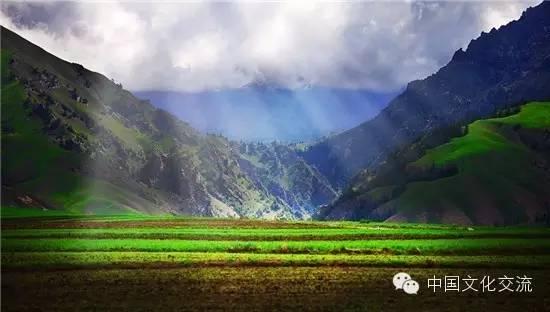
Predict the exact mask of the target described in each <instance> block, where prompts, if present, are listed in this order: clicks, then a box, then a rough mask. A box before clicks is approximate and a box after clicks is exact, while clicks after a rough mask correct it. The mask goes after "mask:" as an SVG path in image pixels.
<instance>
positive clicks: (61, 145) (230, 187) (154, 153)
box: [2, 28, 336, 219]
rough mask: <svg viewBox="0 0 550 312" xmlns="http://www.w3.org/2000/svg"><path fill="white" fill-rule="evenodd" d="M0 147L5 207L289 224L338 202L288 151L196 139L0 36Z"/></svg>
mask: <svg viewBox="0 0 550 312" xmlns="http://www.w3.org/2000/svg"><path fill="white" fill-rule="evenodd" d="M2 146H3V148H2V204H3V205H5V206H6V205H8V206H9V205H15V206H21V205H22V206H34V207H38V208H42V209H62V210H65V211H70V212H76V213H100V214H104V213H115V214H120V213H131V212H146V213H173V214H189V215H198V216H217V217H261V218H287V219H294V218H308V217H309V216H310V215H311V214H312V212H313V210H314V208H315V207H314V206H313V204H314V203H319V202H327V201H330V200H331V199H333V198H334V197H335V196H336V192H335V191H334V189H333V188H332V187H331V186H330V184H329V183H328V181H327V180H326V179H325V178H324V177H323V176H322V175H320V174H319V173H318V172H317V170H316V169H315V168H314V167H311V166H309V165H308V164H307V163H306V162H305V161H304V160H303V159H302V158H301V157H300V156H299V155H298V154H297V153H296V152H294V150H293V149H289V148H287V147H286V146H278V145H276V144H272V145H269V146H267V145H265V146H264V145H258V146H252V145H242V146H241V145H239V143H236V142H232V141H229V140H227V139H226V138H224V137H222V136H219V135H205V134H201V133H199V132H198V131H196V130H195V129H193V128H192V127H190V126H189V125H188V124H187V123H185V122H183V121H180V120H179V119H177V118H176V117H175V116H173V115H171V114H170V113H168V112H166V111H165V110H162V109H157V108H155V107H153V106H152V105H151V104H150V103H149V102H148V101H144V100H140V99H138V98H136V97H135V96H134V95H132V94H131V93H130V92H128V91H126V90H124V89H123V88H122V86H121V85H119V84H116V83H114V82H113V81H111V80H109V79H107V78H106V77H104V76H103V75H101V74H98V73H95V72H91V71H88V70H87V69H85V68H84V67H83V66H81V65H79V64H74V63H69V62H66V61H63V60H61V59H59V58H57V57H55V56H53V55H51V54H49V53H47V52H46V51H44V50H43V49H41V48H39V47H38V46H36V45H34V44H32V43H30V42H28V41H26V40H25V39H23V38H21V37H20V36H18V35H17V34H15V33H13V32H11V31H10V30H8V29H6V28H2ZM241 150H244V152H241ZM258 159H261V160H262V163H258ZM290 188H292V190H290Z"/></svg>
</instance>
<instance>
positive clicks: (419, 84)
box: [303, 2, 550, 187]
mask: <svg viewBox="0 0 550 312" xmlns="http://www.w3.org/2000/svg"><path fill="white" fill-rule="evenodd" d="M549 86H550V2H543V3H541V4H540V5H538V6H537V7H534V8H530V9H528V10H527V11H526V12H524V13H523V15H522V17H521V18H520V19H519V20H518V21H513V22H511V23H509V24H508V25H506V26H502V27H501V28H500V29H498V30H495V29H493V30H492V31H491V32H489V33H482V35H481V36H480V37H479V38H477V39H476V40H473V41H472V42H471V43H470V44H469V46H468V48H467V50H466V51H462V50H458V51H457V52H456V53H455V54H454V56H453V58H452V60H451V61H450V62H449V63H448V64H447V65H446V66H444V67H443V68H441V69H440V70H439V71H438V72H437V73H435V74H433V75H431V76H430V77H428V78H426V79H424V80H418V81H413V82H411V83H409V84H408V86H407V88H406V90H405V91H404V92H403V93H401V94H400V95H399V96H397V97H396V98H395V99H394V100H392V101H391V102H390V103H389V105H388V107H386V108H385V109H383V110H382V112H381V113H380V114H379V115H378V116H376V117H375V118H373V119H372V120H369V121H367V122H365V123H363V124H361V125H360V126H358V127H356V128H353V129H351V130H348V131H346V132H344V133H341V134H339V135H336V136H333V137H330V138H328V139H326V140H323V141H321V142H319V143H317V144H315V145H313V146H311V147H310V148H309V149H307V150H306V151H305V152H304V154H303V156H304V158H305V159H306V160H307V161H308V162H309V163H310V164H313V165H314V166H315V167H316V168H317V169H318V170H319V171H320V172H321V173H322V174H323V175H325V176H326V177H327V178H328V179H329V181H331V183H332V184H333V185H334V186H336V187H343V186H345V185H346V183H348V182H349V181H350V179H351V177H353V176H354V175H356V174H357V173H358V172H359V171H360V170H361V169H364V168H366V169H369V170H370V169H372V170H374V169H375V168H376V167H377V166H379V165H380V164H382V163H383V162H384V161H386V159H387V158H388V157H389V156H390V155H392V154H393V153H395V152H396V151H398V150H400V149H403V148H405V147H406V146H407V145H409V144H411V143H413V142H414V141H415V140H419V139H420V138H421V137H422V136H423V135H426V134H427V133H430V132H433V131H435V130H437V129H441V128H446V127H450V126H461V125H466V124H468V123H469V122H471V121H473V120H476V119H479V118H486V117H490V116H492V115H494V114H495V113H496V112H497V111H498V110H500V109H503V108H507V107H513V106H517V105H519V104H521V103H525V102H528V101H536V100H547V99H550V88H549Z"/></svg>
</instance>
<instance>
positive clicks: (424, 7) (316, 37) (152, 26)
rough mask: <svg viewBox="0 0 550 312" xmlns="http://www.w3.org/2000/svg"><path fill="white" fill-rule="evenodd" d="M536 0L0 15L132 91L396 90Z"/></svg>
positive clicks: (105, 8)
mask: <svg viewBox="0 0 550 312" xmlns="http://www.w3.org/2000/svg"><path fill="white" fill-rule="evenodd" d="M534 4H536V2H535V3H534V2H532V1H530V2H461V3H459V2H437V3H436V2H427V3H417V2H391V3H382V2H368V3H319V2H301V1H300V2H299V1H292V2H278V3H177V2H176V3H164V2H163V3H156V4H153V3H142V2H139V3H132V2H120V3H114V2H111V3H105V2H99V3H98V2H79V3H36V2H33V3H21V2H18V3H10V2H3V3H2V11H1V12H0V22H1V24H2V25H4V26H6V27H8V28H10V29H12V30H14V31H16V32H17V33H19V34H20V35H22V36H23V37H25V38H27V39H29V40H31V41H33V42H34V43H36V44H38V45H40V46H41V47H43V48H45V49H46V50H48V51H50V52H52V53H54V54H56V55H58V56H60V57H62V58H64V59H67V60H69V61H72V62H78V63H81V64H83V65H84V66H86V67H88V68H90V69H93V70H96V71H99V72H101V73H103V74H105V75H107V76H109V77H112V78H115V79H116V80H117V81H121V82H122V83H123V84H124V85H125V87H128V88H130V89H133V90H147V89H149V90H151V89H157V90H159V89H164V90H182V91H197V90H204V89H220V88H236V87H239V86H242V85H245V84H247V83H250V82H253V81H256V80H259V79H265V80H267V81H271V82H273V83H277V84H280V85H283V86H287V87H291V88H292V87H297V86H300V85H302V84H303V83H305V82H307V83H312V84H315V85H321V86H329V87H342V88H366V89H371V90H374V91H387V90H394V89H396V88H399V87H402V86H403V85H404V84H406V83H407V82H408V81H410V80H414V79H419V78H422V77H424V76H426V75H428V74H430V73H432V72H434V71H435V70H437V68H439V67H440V66H442V65H444V64H445V63H446V62H447V61H448V60H449V59H450V57H451V56H452V54H453V52H454V51H455V50H457V49H458V48H461V47H465V46H466V45H467V44H468V42H469V41H470V40H471V39H473V38H475V37H477V36H478V35H479V33H480V32H481V31H488V30H490V29H491V28H492V27H499V26H501V25H503V24H506V23H507V22H509V21H510V20H513V19H517V18H518V17H519V16H520V14H521V12H522V11H523V10H524V9H525V8H526V7H528V6H531V5H534Z"/></svg>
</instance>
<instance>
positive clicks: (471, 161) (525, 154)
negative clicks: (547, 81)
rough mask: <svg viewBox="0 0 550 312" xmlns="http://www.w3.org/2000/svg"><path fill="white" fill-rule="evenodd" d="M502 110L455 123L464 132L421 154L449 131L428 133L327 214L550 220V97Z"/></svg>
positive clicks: (489, 221) (369, 173)
mask: <svg viewBox="0 0 550 312" xmlns="http://www.w3.org/2000/svg"><path fill="white" fill-rule="evenodd" d="M500 114H501V115H508V116H505V117H499V118H492V119H486V120H479V121H476V122H474V123H471V124H470V125H468V127H467V128H464V129H462V130H460V129H455V131H454V132H455V133H456V134H457V135H458V136H456V137H455V138H453V139H452V140H451V141H449V142H447V143H444V144H440V145H437V146H435V147H433V148H430V149H428V150H427V151H426V152H425V153H424V154H423V155H422V156H421V157H420V158H418V157H417V155H418V153H419V152H422V151H423V150H425V147H427V146H431V145H433V144H434V143H435V144H437V143H436V142H438V141H440V140H441V138H442V133H434V134H432V135H426V136H425V137H424V138H423V139H422V140H420V141H418V142H416V143H415V144H413V145H410V146H409V147H407V148H405V149H403V150H401V151H400V152H398V153H396V154H395V155H393V157H391V158H390V159H389V160H388V161H387V162H385V163H384V164H383V165H381V166H380V167H379V168H377V169H376V170H365V171H363V172H362V173H361V174H359V175H358V176H356V177H355V178H354V180H353V182H352V183H351V186H350V187H349V188H348V190H347V191H346V192H345V193H344V195H343V196H341V197H340V198H339V199H338V200H337V201H336V202H334V203H333V204H331V205H329V206H326V207H324V208H323V209H322V210H321V211H320V213H319V217H320V218H323V219H373V220H388V221H399V222H424V223H425V222H429V223H458V224H484V225H504V224H527V223H543V224H550V102H542V103H537V102H535V103H529V104H527V105H525V106H522V107H521V111H519V108H517V109H511V110H510V109H508V110H505V111H502V112H501V113H500ZM457 130H458V131H457ZM452 132H453V131H452V129H447V131H446V134H450V133H452ZM460 132H463V133H462V134H459V133H460Z"/></svg>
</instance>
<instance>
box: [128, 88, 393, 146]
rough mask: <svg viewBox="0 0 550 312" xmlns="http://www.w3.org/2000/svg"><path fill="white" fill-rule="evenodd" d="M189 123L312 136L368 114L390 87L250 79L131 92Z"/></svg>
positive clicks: (294, 137) (235, 133)
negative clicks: (224, 85)
mask: <svg viewBox="0 0 550 312" xmlns="http://www.w3.org/2000/svg"><path fill="white" fill-rule="evenodd" d="M134 94H135V95H136V96H137V97H139V98H142V99H148V100H150V102H151V103H152V104H153V105H154V106H156V107H158V108H162V109H164V110H166V111H168V112H170V113H172V114H174V115H175V116H177V117H179V118H181V119H182V120H185V121H186V122H189V124H190V125H191V126H193V127H194V128H196V129H198V130H200V131H203V132H207V133H219V134H222V135H224V136H227V137H229V138H231V139H235V140H244V141H263V142H271V141H280V142H300V141H312V140H316V139H319V138H321V137H323V136H326V135H329V134H332V133H335V132H341V131H343V130H346V129H350V128H353V127H355V126H357V125H359V124H360V123H361V122H364V121H365V120H368V119H370V118H372V117H374V116H375V115H376V114H377V113H379V112H380V110H381V109H382V108H384V107H385V106H386V105H387V103H388V102H389V100H390V99H391V98H393V97H394V96H395V94H394V93H388V94H382V93H373V92H369V91H366V90H346V89H329V88H321V87H307V88H301V89H295V90H290V89H284V88H279V87H276V86H269V85H265V84H262V85H259V84H252V85H248V86H245V87H243V88H240V89H229V90H219V91H204V92H198V93H182V92H170V91H149V92H134Z"/></svg>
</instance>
